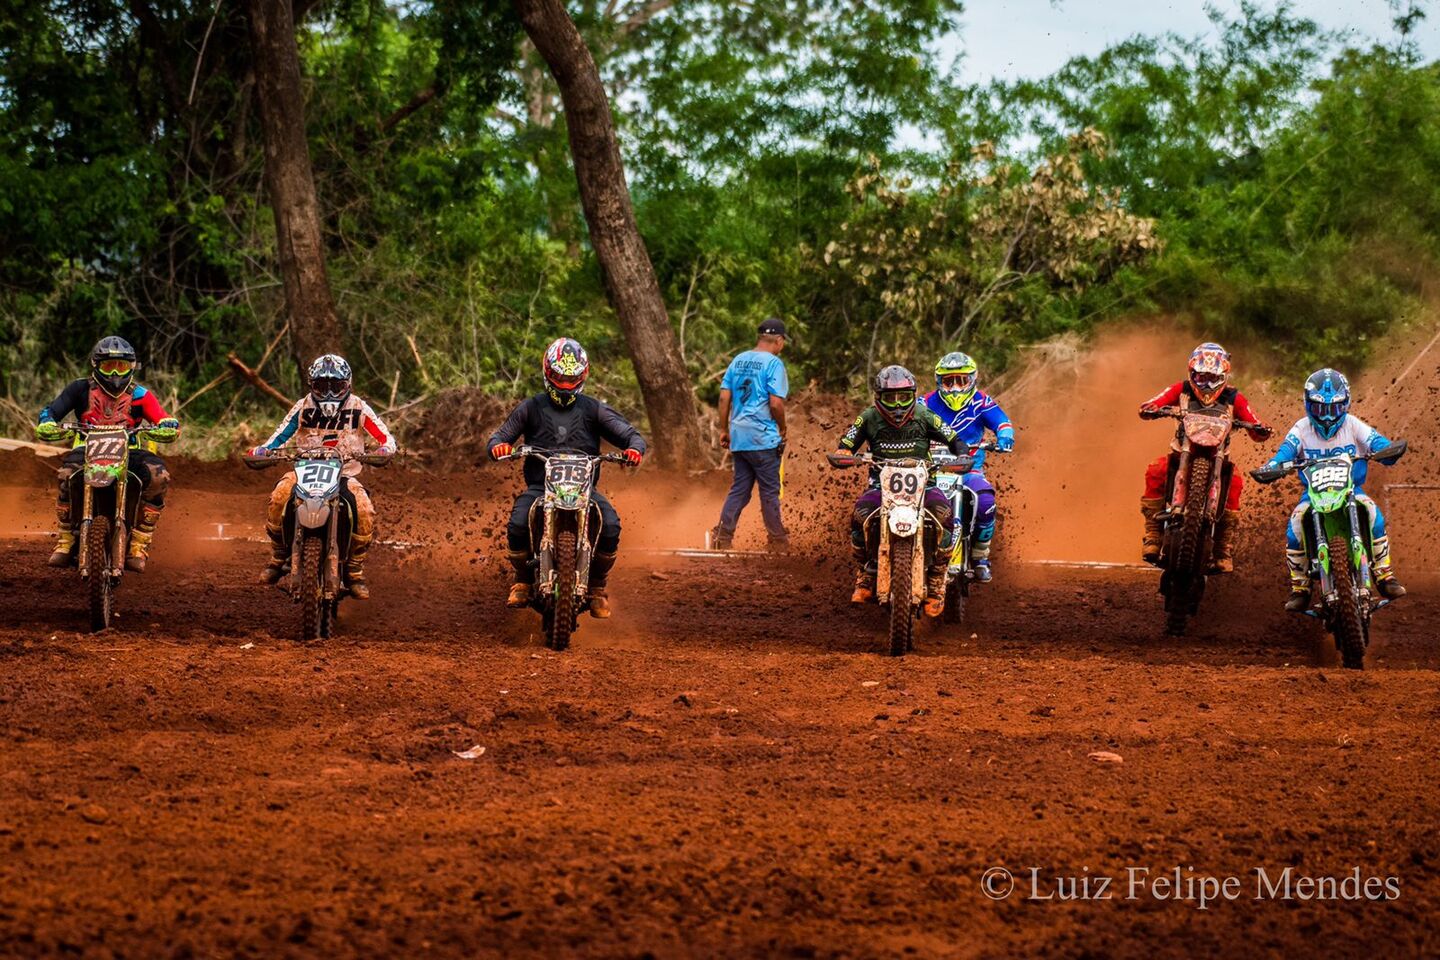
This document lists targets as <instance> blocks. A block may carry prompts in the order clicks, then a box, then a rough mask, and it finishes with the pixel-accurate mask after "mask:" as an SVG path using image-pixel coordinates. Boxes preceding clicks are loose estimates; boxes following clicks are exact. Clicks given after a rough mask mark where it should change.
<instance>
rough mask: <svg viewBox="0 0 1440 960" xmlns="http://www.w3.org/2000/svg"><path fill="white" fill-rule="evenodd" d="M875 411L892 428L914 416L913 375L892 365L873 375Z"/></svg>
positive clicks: (901, 424)
mask: <svg viewBox="0 0 1440 960" xmlns="http://www.w3.org/2000/svg"><path fill="white" fill-rule="evenodd" d="M875 409H877V410H879V411H880V416H882V417H884V418H885V421H886V422H887V423H889V424H890V425H891V426H894V427H903V426H904V425H905V424H907V423H909V422H910V418H911V417H913V416H915V374H913V373H911V372H910V371H909V370H906V369H905V368H904V367H902V366H900V365H899V364H892V365H891V366H888V367H886V368H884V369H883V370H881V371H880V372H879V373H877V374H875Z"/></svg>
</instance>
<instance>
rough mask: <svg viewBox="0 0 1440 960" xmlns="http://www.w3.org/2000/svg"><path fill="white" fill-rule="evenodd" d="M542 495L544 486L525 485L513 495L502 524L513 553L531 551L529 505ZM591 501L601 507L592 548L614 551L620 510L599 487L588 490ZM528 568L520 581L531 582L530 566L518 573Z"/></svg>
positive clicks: (617, 546)
mask: <svg viewBox="0 0 1440 960" xmlns="http://www.w3.org/2000/svg"><path fill="white" fill-rule="evenodd" d="M543 496H545V488H544V487H526V488H525V491H524V492H523V493H521V494H520V495H519V496H518V497H516V498H515V508H514V509H513V510H511V511H510V523H509V525H508V526H507V527H506V528H505V540H506V544H507V545H508V546H509V548H510V553H511V554H512V555H516V554H521V553H524V554H528V553H529V552H530V507H531V506H532V505H533V504H534V503H535V501H536V500H537V499H539V498H540V497H543ZM590 502H591V503H593V504H594V505H595V506H597V507H599V508H600V539H599V540H598V541H596V543H595V552H596V553H602V554H603V553H610V554H613V553H614V552H615V551H617V550H619V549H620V514H618V513H616V512H615V508H614V507H613V506H611V505H610V501H609V500H607V499H606V498H605V495H604V494H603V493H601V492H600V491H599V490H596V491H593V492H592V493H591V494H590ZM517 562H518V561H517ZM527 571H528V579H523V580H522V581H521V582H523V583H534V582H535V568H534V567H533V566H527V569H526V570H522V571H520V576H521V577H522V578H524V577H526V576H527Z"/></svg>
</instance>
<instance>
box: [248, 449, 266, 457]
mask: <svg viewBox="0 0 1440 960" xmlns="http://www.w3.org/2000/svg"><path fill="white" fill-rule="evenodd" d="M245 455H246V456H248V457H268V456H270V448H269V447H265V446H260V447H251V448H250V449H249V450H247V451H246V452H245Z"/></svg>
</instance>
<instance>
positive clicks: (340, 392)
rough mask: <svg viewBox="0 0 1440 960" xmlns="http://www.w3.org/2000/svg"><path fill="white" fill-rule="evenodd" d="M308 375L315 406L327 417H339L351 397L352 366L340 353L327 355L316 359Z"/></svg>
mask: <svg viewBox="0 0 1440 960" xmlns="http://www.w3.org/2000/svg"><path fill="white" fill-rule="evenodd" d="M306 375H307V377H308V379H309V380H310V397H311V399H313V400H314V401H315V406H317V407H319V408H320V412H321V413H322V414H324V415H325V416H327V417H334V416H337V415H338V414H339V413H340V407H341V406H342V405H343V404H344V403H345V401H346V400H347V399H348V398H349V396H350V382H351V376H350V364H349V363H348V362H347V361H346V360H345V358H344V357H342V356H340V355H339V354H338V353H327V354H325V355H324V356H322V357H316V358H315V362H314V363H312V364H310V369H309V371H308V372H307V374H306Z"/></svg>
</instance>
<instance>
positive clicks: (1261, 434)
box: [1250, 423, 1275, 440]
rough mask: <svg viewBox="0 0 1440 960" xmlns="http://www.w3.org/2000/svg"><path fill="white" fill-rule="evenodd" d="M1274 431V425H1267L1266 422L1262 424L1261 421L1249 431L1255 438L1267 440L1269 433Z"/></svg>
mask: <svg viewBox="0 0 1440 960" xmlns="http://www.w3.org/2000/svg"><path fill="white" fill-rule="evenodd" d="M1274 432H1275V428H1274V427H1272V426H1269V425H1268V424H1263V423H1262V424H1261V425H1260V426H1258V427H1256V428H1255V429H1253V430H1251V431H1250V434H1251V435H1252V436H1253V437H1254V438H1255V439H1256V440H1269V439H1270V436H1271V434H1273V433H1274Z"/></svg>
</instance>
